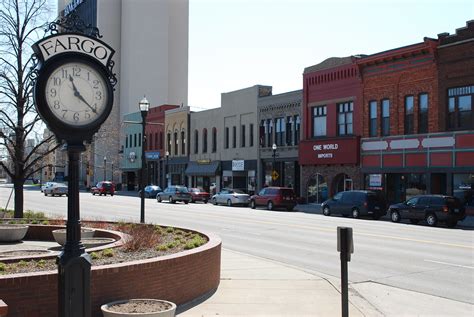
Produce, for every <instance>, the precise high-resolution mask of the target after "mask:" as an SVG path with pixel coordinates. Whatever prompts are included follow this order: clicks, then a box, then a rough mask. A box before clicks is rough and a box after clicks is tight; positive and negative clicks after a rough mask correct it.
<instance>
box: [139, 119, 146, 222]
mask: <svg viewBox="0 0 474 317" xmlns="http://www.w3.org/2000/svg"><path fill="white" fill-rule="evenodd" d="M141 113H142V168H141V171H140V173H141V175H140V182H141V185H140V187H141V188H140V189H141V191H140V222H141V223H145V186H146V184H145V169H146V157H145V146H146V136H145V126H146V115H147V111H141Z"/></svg>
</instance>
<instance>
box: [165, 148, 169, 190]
mask: <svg viewBox="0 0 474 317" xmlns="http://www.w3.org/2000/svg"><path fill="white" fill-rule="evenodd" d="M165 156H166V166H165V185H166V187H168V184H169V180H168V179H169V175H168V159H169V156H170V152H168V151H166V153H165Z"/></svg>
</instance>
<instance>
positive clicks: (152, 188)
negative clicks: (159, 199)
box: [138, 185, 163, 198]
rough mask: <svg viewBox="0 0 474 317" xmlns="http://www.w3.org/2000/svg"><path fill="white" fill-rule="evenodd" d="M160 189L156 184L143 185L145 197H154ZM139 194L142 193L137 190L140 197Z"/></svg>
mask: <svg viewBox="0 0 474 317" xmlns="http://www.w3.org/2000/svg"><path fill="white" fill-rule="evenodd" d="M162 191H163V190H162V189H161V187H160V186H158V185H148V186H146V187H145V198H156V194H158V193H159V192H162ZM141 195H142V191H141V190H139V191H138V196H139V197H141Z"/></svg>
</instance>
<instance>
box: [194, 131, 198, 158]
mask: <svg viewBox="0 0 474 317" xmlns="http://www.w3.org/2000/svg"><path fill="white" fill-rule="evenodd" d="M198 151H199V132H198V130H194V154H197V153H198Z"/></svg>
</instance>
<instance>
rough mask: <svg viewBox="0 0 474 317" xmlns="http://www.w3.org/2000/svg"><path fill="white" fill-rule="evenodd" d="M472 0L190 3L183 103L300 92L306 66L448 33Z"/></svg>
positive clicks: (472, 15) (196, 105) (470, 10)
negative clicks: (269, 91)
mask: <svg viewBox="0 0 474 317" xmlns="http://www.w3.org/2000/svg"><path fill="white" fill-rule="evenodd" d="M473 19H474V1H473V0H467V1H465V0H444V1H441V0H431V1H425V0H411V1H408V0H399V1H386V0H378V1H376V0H358V1H355V0H353V1H351V0H189V82H188V85H189V94H188V104H189V106H191V108H192V110H195V111H199V110H204V109H209V108H216V107H220V102H221V93H225V92H230V91H234V90H239V89H242V88H246V87H251V86H254V85H257V84H261V85H269V86H273V94H274V95H275V94H280V93H285V92H289V91H294V90H298V89H302V82H303V80H302V74H303V71H304V68H305V67H308V66H312V65H315V64H318V63H320V62H322V61H324V60H325V59H327V58H329V57H344V56H349V55H357V54H374V53H377V52H381V51H385V50H389V49H394V48H397V47H402V46H406V45H410V44H415V43H419V42H422V41H423V38H424V37H431V38H437V35H438V34H439V33H443V32H448V33H451V34H453V33H455V31H456V29H457V28H461V27H464V26H466V21H469V20H473Z"/></svg>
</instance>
